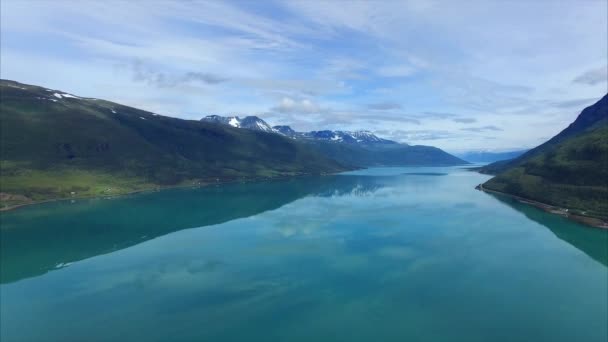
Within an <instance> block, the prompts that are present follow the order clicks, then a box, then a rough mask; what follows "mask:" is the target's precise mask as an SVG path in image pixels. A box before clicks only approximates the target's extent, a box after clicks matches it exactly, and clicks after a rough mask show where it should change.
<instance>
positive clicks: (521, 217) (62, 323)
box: [0, 167, 608, 342]
mask: <svg viewBox="0 0 608 342" xmlns="http://www.w3.org/2000/svg"><path fill="white" fill-rule="evenodd" d="M488 178H489V177H488V176H484V175H480V174H478V173H473V172H470V171H467V170H465V169H463V168H458V167H428V168H376V169H369V170H364V171H356V172H350V173H346V174H341V175H335V176H323V177H304V178H300V179H292V180H278V181H270V182H261V183H249V184H247V183H246V184H229V185H221V186H214V187H207V188H196V189H175V190H166V191H161V192H156V193H148V194H139V195H132V196H127V197H121V198H114V199H92V200H82V201H76V202H75V203H71V202H69V201H68V202H56V203H48V204H42V205H39V206H32V207H27V208H23V209H22V210H17V211H13V212H7V213H5V214H3V216H2V224H3V231H2V233H3V236H2V245H1V247H2V248H1V253H2V254H1V257H2V259H1V260H2V264H1V270H2V284H1V285H0V290H1V291H2V296H3V297H2V303H1V306H0V309H1V310H2V311H1V313H2V317H3V328H2V336H0V337H1V339H2V340H6V341H26V340H27V341H36V340H54V341H68V340H69V341H72V340H73V341H76V340H100V341H114V340H131V341H133V340H140V341H142V340H146V341H155V340H160V341H163V340H164V341H167V340H172V341H193V340H205V341H239V340H248V341H269V340H273V341H370V340H381V341H403V340H419V341H521V340H535V341H575V340H579V341H598V342H601V341H605V340H606V337H607V335H608V331H607V329H606V324H605V323H606V319H608V312H607V308H606V305H605V303H606V301H607V300H608V294H607V292H606V288H607V286H608V283H607V282H608V278H607V276H606V274H607V267H608V266H607V265H608V251H607V249H606V246H607V243H608V231H605V230H599V229H594V228H588V227H585V226H581V225H579V224H577V223H574V222H571V221H569V220H566V219H565V218H562V217H559V216H556V215H551V214H548V213H544V212H542V211H539V210H537V209H535V208H532V207H529V206H526V205H523V204H520V203H518V202H516V201H513V200H511V199H509V198H506V197H497V196H494V195H490V194H486V193H483V192H479V191H476V190H474V186H475V185H476V184H479V183H481V182H483V181H484V180H487V179H488ZM25 326H27V327H28V328H27V329H24V327H25Z"/></svg>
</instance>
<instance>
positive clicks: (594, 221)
mask: <svg viewBox="0 0 608 342" xmlns="http://www.w3.org/2000/svg"><path fill="white" fill-rule="evenodd" d="M475 189H477V190H479V191H483V192H486V193H491V194H497V195H501V196H507V197H510V198H512V199H515V200H517V201H518V202H519V203H523V204H527V205H530V206H533V207H535V208H537V209H540V210H542V211H544V212H546V213H549V214H553V215H559V216H562V217H565V218H567V219H569V220H571V221H574V222H577V223H581V224H584V225H586V226H589V227H593V228H598V229H603V230H608V222H606V221H604V220H602V219H600V218H597V217H591V216H585V215H579V214H572V213H570V210H569V209H568V208H561V207H557V206H554V205H551V204H547V203H543V202H539V201H535V200H532V199H529V198H525V197H521V196H517V195H513V194H509V193H506V192H502V191H496V190H492V189H487V188H484V187H483V184H478V185H477V186H476V187H475Z"/></svg>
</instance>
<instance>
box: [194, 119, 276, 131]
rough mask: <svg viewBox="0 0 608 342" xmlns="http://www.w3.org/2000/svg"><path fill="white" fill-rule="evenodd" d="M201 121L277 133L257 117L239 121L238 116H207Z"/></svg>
mask: <svg viewBox="0 0 608 342" xmlns="http://www.w3.org/2000/svg"><path fill="white" fill-rule="evenodd" d="M201 121H207V122H213V123H218V124H223V125H230V126H232V127H237V128H246V129H250V130H254V131H262V132H269V133H278V132H277V131H276V130H274V129H273V128H272V127H270V125H269V124H267V123H266V121H264V120H262V119H260V118H258V117H257V116H246V117H244V118H242V119H241V118H239V117H238V116H219V115H207V116H206V117H204V118H202V119H201Z"/></svg>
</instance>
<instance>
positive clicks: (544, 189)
mask: <svg viewBox="0 0 608 342" xmlns="http://www.w3.org/2000/svg"><path fill="white" fill-rule="evenodd" d="M480 171H481V172H482V173H498V175H497V176H496V177H494V178H492V179H490V180H489V181H487V182H486V183H485V184H484V185H483V186H484V188H487V189H490V190H495V191H500V192H505V193H508V194H512V195H517V196H521V197H524V198H528V199H532V200H536V201H539V202H543V203H547V204H551V205H555V206H559V207H564V208H569V209H572V210H574V211H575V213H579V214H583V215H587V216H593V217H598V218H602V219H608V201H606V199H607V198H608V95H606V96H604V97H603V98H602V99H601V100H599V101H598V102H597V103H595V104H594V105H592V106H589V107H587V108H585V109H584V110H583V111H582V112H581V114H580V115H579V116H578V118H577V119H576V120H575V121H574V122H573V123H572V124H570V126H568V127H567V128H566V129H564V130H563V131H562V132H561V133H559V134H558V135H556V136H555V137H553V138H552V139H550V140H549V141H547V142H546V143H544V144H542V145H540V146H538V147H536V148H534V149H532V150H530V151H528V152H526V153H524V154H523V155H522V156H520V157H518V158H515V159H513V160H509V161H501V162H497V163H493V164H490V165H487V166H485V167H482V168H481V169H480Z"/></svg>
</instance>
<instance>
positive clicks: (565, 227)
mask: <svg viewBox="0 0 608 342" xmlns="http://www.w3.org/2000/svg"><path fill="white" fill-rule="evenodd" d="M491 196H493V197H494V198H496V199H498V200H499V201H501V202H503V203H505V204H506V205H508V206H509V207H511V208H513V209H515V210H517V211H519V212H521V213H522V214H524V215H526V217H527V218H529V219H530V220H532V221H534V222H536V223H538V224H540V225H542V226H544V227H545V228H547V229H549V230H550V231H551V232H552V233H553V234H555V236H557V237H558V238H560V239H562V240H564V241H566V242H567V243H569V244H571V245H572V246H574V247H576V248H577V249H578V250H580V251H581V252H583V253H585V254H587V255H588V256H590V257H591V258H593V259H594V260H596V261H597V262H599V263H601V264H603V265H604V266H608V230H602V229H595V228H589V227H586V226H582V225H580V224H577V223H574V222H572V221H569V220H567V219H565V218H563V217H560V216H557V215H548V214H547V213H545V212H543V211H542V210H539V209H537V208H534V207H531V206H529V205H526V204H523V203H520V202H519V201H517V200H515V199H513V198H509V197H506V196H501V195H494V194H492V195H491Z"/></svg>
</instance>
